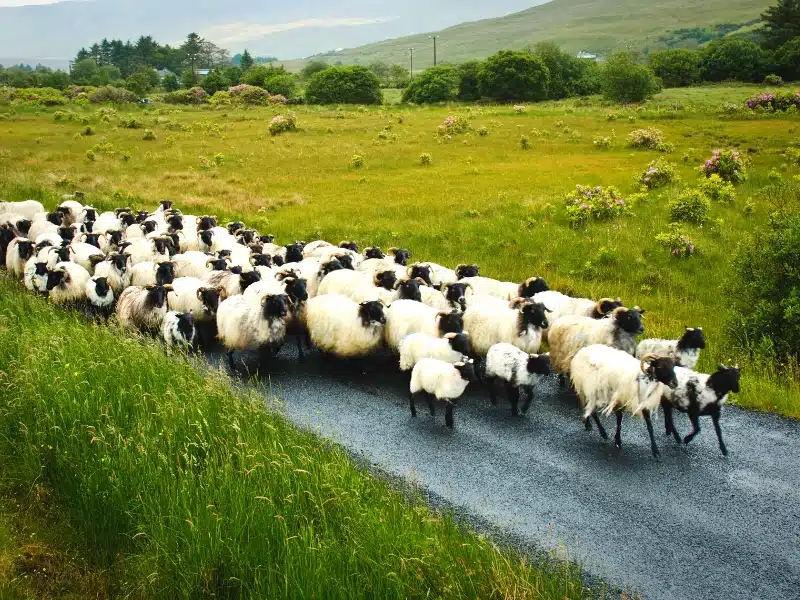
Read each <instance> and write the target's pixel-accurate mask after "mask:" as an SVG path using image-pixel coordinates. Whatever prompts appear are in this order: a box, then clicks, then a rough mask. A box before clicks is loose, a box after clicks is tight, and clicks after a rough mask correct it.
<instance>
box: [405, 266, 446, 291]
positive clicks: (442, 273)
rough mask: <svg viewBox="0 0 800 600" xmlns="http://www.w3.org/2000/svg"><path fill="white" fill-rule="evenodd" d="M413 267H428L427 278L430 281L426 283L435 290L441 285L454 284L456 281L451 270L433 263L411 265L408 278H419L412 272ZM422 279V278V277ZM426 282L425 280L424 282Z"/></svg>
mask: <svg viewBox="0 0 800 600" xmlns="http://www.w3.org/2000/svg"><path fill="white" fill-rule="evenodd" d="M414 267H417V268H419V267H428V269H429V277H430V281H428V283H429V284H430V285H432V286H433V287H435V288H440V287H441V286H443V285H447V284H448V283H455V282H456V281H458V276H457V275H456V272H455V271H454V270H453V269H448V268H447V267H444V266H442V265H439V264H437V263H433V262H425V263H415V264H413V265H411V271H409V276H410V277H419V276H420V275H417V274H416V273H415V272H414ZM423 279H424V277H423ZM426 281H427V280H426Z"/></svg>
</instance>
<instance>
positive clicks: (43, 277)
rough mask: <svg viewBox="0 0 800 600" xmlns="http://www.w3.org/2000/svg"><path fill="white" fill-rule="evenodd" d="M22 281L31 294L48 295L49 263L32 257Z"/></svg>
mask: <svg viewBox="0 0 800 600" xmlns="http://www.w3.org/2000/svg"><path fill="white" fill-rule="evenodd" d="M22 281H23V283H24V284H25V288H26V289H27V290H28V291H29V292H38V293H41V294H46V293H47V261H46V260H42V259H40V258H39V257H38V256H31V257H30V258H29V259H28V260H27V262H26V263H25V267H24V272H23V275H22Z"/></svg>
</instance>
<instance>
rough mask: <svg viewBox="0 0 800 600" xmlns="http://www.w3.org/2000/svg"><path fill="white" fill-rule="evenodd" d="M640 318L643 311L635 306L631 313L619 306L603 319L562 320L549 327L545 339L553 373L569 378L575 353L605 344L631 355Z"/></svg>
mask: <svg viewBox="0 0 800 600" xmlns="http://www.w3.org/2000/svg"><path fill="white" fill-rule="evenodd" d="M642 315H644V311H643V310H642V309H640V308H639V307H638V306H635V307H633V308H632V309H628V308H625V307H624V306H621V307H619V308H615V309H614V310H613V312H612V313H611V316H610V317H609V318H606V319H599V320H595V319H592V318H591V317H580V316H575V315H567V316H565V317H561V318H560V319H559V320H558V321H557V322H556V323H554V324H553V325H552V327H550V332H549V333H548V335H547V342H548V345H549V347H550V358H551V360H552V362H553V368H554V370H555V371H556V372H558V373H560V374H562V375H568V374H569V372H570V371H569V370H570V363H571V362H572V359H573V358H574V357H575V355H576V354H577V353H578V350H580V349H581V348H585V347H586V346H591V345H593V344H605V345H606V346H611V347H612V348H616V349H618V350H622V351H623V352H627V353H628V354H630V355H633V353H634V351H635V349H636V336H638V335H639V334H641V333H643V332H644V327H643V326H642Z"/></svg>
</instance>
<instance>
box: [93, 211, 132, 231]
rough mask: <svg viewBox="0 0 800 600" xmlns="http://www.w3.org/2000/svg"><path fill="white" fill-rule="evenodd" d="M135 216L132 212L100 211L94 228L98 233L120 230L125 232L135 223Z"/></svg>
mask: <svg viewBox="0 0 800 600" xmlns="http://www.w3.org/2000/svg"><path fill="white" fill-rule="evenodd" d="M133 222H134V217H133V215H132V214H131V213H130V212H122V211H121V212H117V213H114V212H110V211H109V212H104V213H100V214H99V215H98V217H97V220H95V222H94V227H93V230H94V231H96V232H98V233H108V232H109V231H119V232H120V233H123V232H124V231H125V230H126V229H127V228H128V227H130V226H131V225H133Z"/></svg>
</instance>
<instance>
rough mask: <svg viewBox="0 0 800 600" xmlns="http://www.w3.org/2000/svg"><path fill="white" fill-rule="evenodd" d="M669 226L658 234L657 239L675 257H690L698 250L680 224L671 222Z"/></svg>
mask: <svg viewBox="0 0 800 600" xmlns="http://www.w3.org/2000/svg"><path fill="white" fill-rule="evenodd" d="M668 227H669V229H668V230H667V231H665V232H662V233H659V234H658V235H657V236H656V241H657V242H658V243H659V244H661V245H662V246H664V247H665V248H666V249H667V250H669V253H670V254H671V255H672V256H674V257H675V258H681V257H686V258H688V257H690V256H691V255H692V254H694V253H695V252H697V248H696V247H695V245H694V241H693V240H692V239H691V238H689V236H688V235H686V233H685V232H684V231H683V228H681V226H680V225H678V224H677V223H670V224H669V226H668Z"/></svg>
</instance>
